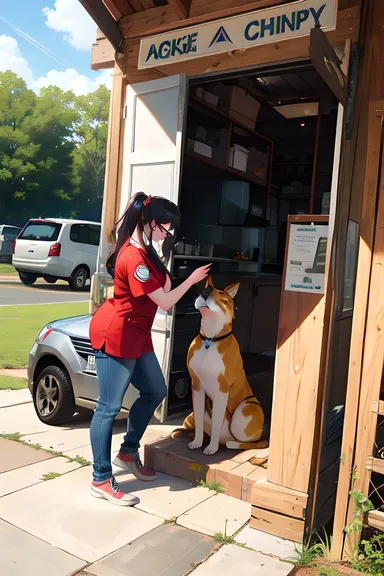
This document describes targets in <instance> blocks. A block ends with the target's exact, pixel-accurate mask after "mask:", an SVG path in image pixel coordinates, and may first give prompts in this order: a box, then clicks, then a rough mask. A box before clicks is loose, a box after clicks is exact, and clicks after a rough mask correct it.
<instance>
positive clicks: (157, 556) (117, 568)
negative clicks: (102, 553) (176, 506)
mask: <svg viewBox="0 0 384 576" xmlns="http://www.w3.org/2000/svg"><path fill="white" fill-rule="evenodd" d="M215 546H216V542H215V541H214V540H213V539H212V538H209V537H208V536H204V535H202V534H197V532H191V531H190V530H186V529H185V528H181V527H180V526H175V525H173V524H166V525H163V526H159V528H156V530H152V532H150V533H149V534H146V535H145V536H142V537H141V538H138V539H137V540H136V541H135V542H133V543H132V544H130V545H128V546H124V547H123V548H121V549H120V550H118V551H117V552H115V553H114V554H111V556H108V558H104V559H103V560H101V561H100V562H97V563H96V564H93V565H92V566H90V567H89V568H88V571H89V572H90V573H91V574H95V576H148V575H149V574H161V576H181V575H182V574H186V573H187V572H189V571H190V570H191V569H192V568H193V565H194V564H196V563H198V562H201V561H202V560H203V559H204V558H206V557H207V556H208V555H209V554H210V553H211V552H212V550H213V549H214V547H215Z"/></svg>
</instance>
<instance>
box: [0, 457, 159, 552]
mask: <svg viewBox="0 0 384 576" xmlns="http://www.w3.org/2000/svg"><path fill="white" fill-rule="evenodd" d="M90 486H91V469H90V467H86V468H80V469H79V470H75V471H74V472H71V473H70V474H65V475H64V476H60V477H59V478H56V479H55V480H51V481H49V482H44V483H41V484H37V485H35V486H31V487H30V488H26V489H25V490H21V491H20V492H17V493H15V494H10V495H9V496H4V497H3V498H1V499H0V518H3V519H4V520H6V521H7V522H10V523H12V524H14V525H15V526H17V527H18V528H21V529H22V530H25V531H26V532H29V533H30V534H32V535H34V536H37V537H38V538H41V539H42V540H44V541H45V542H48V543H50V544H52V545H53V546H57V547H58V548H61V549H62V550H65V551H66V552H68V553H69V554H73V555H74V556H76V557H78V558H81V559H83V560H87V561H88V562H95V561H97V560H99V559H101V558H103V557H104V556H106V555H107V554H110V553H111V552H114V551H115V550H117V549H118V548H121V547H122V546H124V545H125V544H128V543H129V542H132V541H133V540H136V538H139V537H140V536H142V535H143V534H146V533H147V532H150V531H151V530H153V529H154V528H157V526H160V525H161V524H162V523H163V520H162V519H161V518H158V517H156V516H152V515H150V514H146V513H145V512H142V511H140V510H135V509H134V508H129V507H120V506H115V505H113V504H110V503H109V502H107V501H105V500H99V499H97V498H93V497H92V496H91V495H90V493H89V490H90Z"/></svg>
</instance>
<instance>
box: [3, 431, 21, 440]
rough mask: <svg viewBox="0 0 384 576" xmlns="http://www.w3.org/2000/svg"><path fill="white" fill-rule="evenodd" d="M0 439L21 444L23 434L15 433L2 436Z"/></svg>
mask: <svg viewBox="0 0 384 576" xmlns="http://www.w3.org/2000/svg"><path fill="white" fill-rule="evenodd" d="M0 437H1V438H5V440H13V442H20V438H21V437H22V434H20V432H13V434H0Z"/></svg>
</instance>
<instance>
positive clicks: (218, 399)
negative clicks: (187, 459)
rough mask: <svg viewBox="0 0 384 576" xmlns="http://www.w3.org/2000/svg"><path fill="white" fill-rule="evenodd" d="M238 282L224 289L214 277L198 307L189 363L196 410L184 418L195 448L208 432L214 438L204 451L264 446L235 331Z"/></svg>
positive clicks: (258, 413) (259, 415) (258, 409)
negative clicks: (198, 326) (216, 284)
mask: <svg viewBox="0 0 384 576" xmlns="http://www.w3.org/2000/svg"><path fill="white" fill-rule="evenodd" d="M239 286H240V284H239V283H237V284H231V285H230V286H227V288H225V290H224V291H221V290H218V289H217V288H215V287H214V285H213V283H212V280H211V278H209V279H208V280H207V284H206V287H205V290H204V291H203V294H202V295H201V296H199V297H198V298H197V300H196V303H195V307H196V308H197V309H198V310H199V311H200V314H201V332H200V334H199V335H198V336H197V337H196V338H195V340H194V341H193V342H192V344H191V346H190V348H189V352H188V360H187V366H188V370H189V374H190V376H191V380H192V395H193V413H192V414H190V415H189V416H188V417H187V418H186V420H185V421H184V426H185V428H187V429H189V430H194V431H195V438H194V440H193V441H192V442H191V443H190V444H189V445H188V447H189V448H190V449H191V450H195V449H196V448H201V447H202V445H203V440H204V433H205V434H207V435H208V436H209V437H210V442H209V444H208V446H207V447H206V448H205V450H204V454H214V453H215V452H217V450H218V448H219V445H220V444H225V445H226V446H227V448H233V449H248V448H265V447H266V446H267V445H268V443H267V442H263V441H260V442H258V440H259V439H260V438H261V436H262V433H263V425H264V413H263V410H262V408H261V406H260V404H259V402H258V400H257V399H256V398H255V396H254V394H253V392H252V390H251V387H250V385H249V383H248V380H247V377H246V375H245V372H244V368H243V360H242V357H241V353H240V348H239V345H238V342H237V340H236V338H235V336H234V335H233V333H232V321H233V319H234V315H235V314H234V312H235V305H234V298H235V296H236V294H237V291H238V289H239Z"/></svg>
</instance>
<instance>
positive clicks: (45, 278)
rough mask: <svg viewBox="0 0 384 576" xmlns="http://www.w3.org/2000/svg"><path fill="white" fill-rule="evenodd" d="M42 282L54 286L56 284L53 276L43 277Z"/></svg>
mask: <svg viewBox="0 0 384 576" xmlns="http://www.w3.org/2000/svg"><path fill="white" fill-rule="evenodd" d="M43 278H44V280H45V281H46V282H48V284H54V283H55V282H57V278H56V277H55V276H43Z"/></svg>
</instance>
